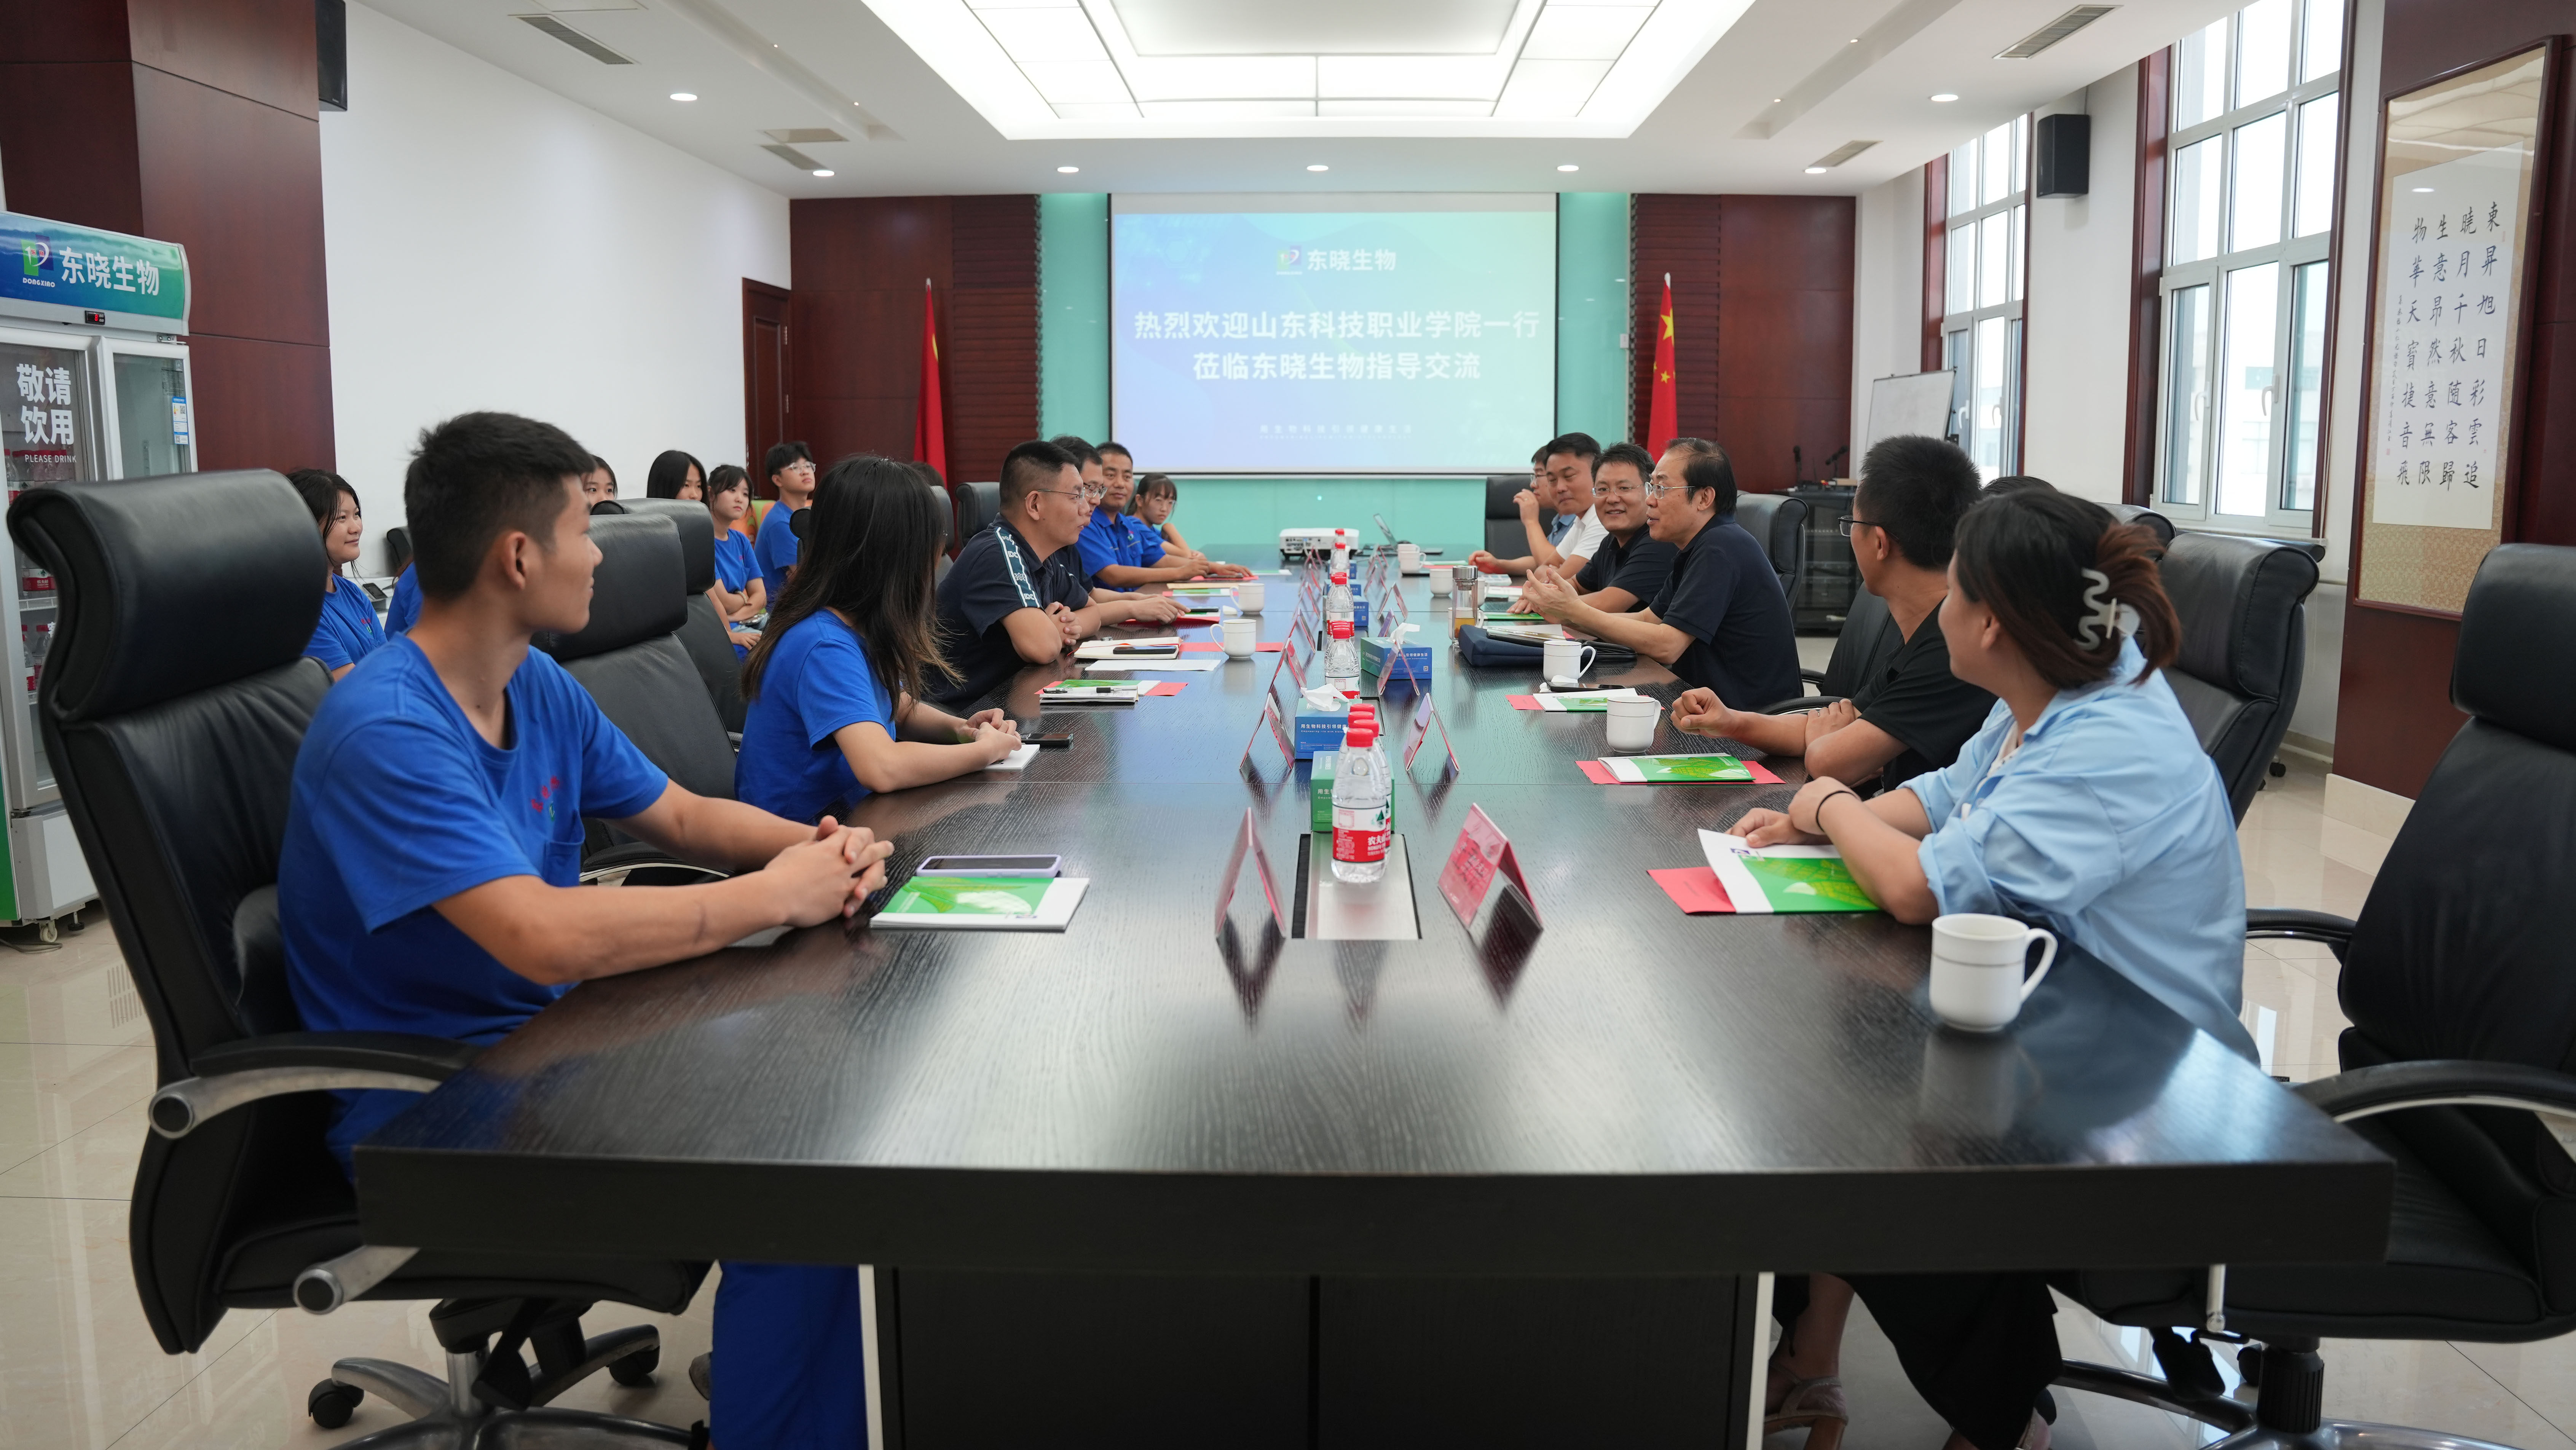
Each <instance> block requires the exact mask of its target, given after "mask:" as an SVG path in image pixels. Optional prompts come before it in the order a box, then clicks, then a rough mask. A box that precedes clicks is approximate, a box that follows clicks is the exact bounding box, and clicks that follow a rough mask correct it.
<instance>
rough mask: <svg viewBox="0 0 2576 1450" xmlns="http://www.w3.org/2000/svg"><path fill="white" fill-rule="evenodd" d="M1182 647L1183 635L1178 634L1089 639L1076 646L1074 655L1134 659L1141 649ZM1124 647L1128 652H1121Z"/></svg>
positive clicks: (1090, 658)
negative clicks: (1145, 637)
mask: <svg viewBox="0 0 2576 1450" xmlns="http://www.w3.org/2000/svg"><path fill="white" fill-rule="evenodd" d="M1180 647H1181V637H1180V636H1179V635H1177V634H1167V635H1163V636H1161V637H1160V638H1157V639H1087V640H1084V641H1083V642H1082V643H1081V644H1079V645H1077V646H1075V647H1074V651H1073V657H1074V658H1075V659H1078V660H1107V659H1132V658H1138V657H1139V656H1138V653H1137V652H1138V651H1140V650H1156V649H1166V650H1175V651H1177V650H1178V649H1179V648H1180ZM1122 649H1123V650H1125V651H1127V653H1125V654H1120V653H1119V651H1120V650H1122Z"/></svg>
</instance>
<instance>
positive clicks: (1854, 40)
mask: <svg viewBox="0 0 2576 1450" xmlns="http://www.w3.org/2000/svg"><path fill="white" fill-rule="evenodd" d="M1851 43H1852V44H1854V45H1858V44H1860V37H1859V36H1857V35H1855V36H1853V37H1852V39H1851Z"/></svg>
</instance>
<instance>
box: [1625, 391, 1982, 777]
mask: <svg viewBox="0 0 2576 1450" xmlns="http://www.w3.org/2000/svg"><path fill="white" fill-rule="evenodd" d="M1977 497H1978V494H1977V466H1976V465H1975V464H1973V463H1971V462H1969V461H1968V455H1967V454H1965V453H1963V452H1961V451H1959V449H1958V447H1957V446H1956V445H1955V444H1950V443H1945V442H1943V441H1942V440H1940V439H1938V438H1923V437H1911V436H1909V437H1899V438H1887V439H1882V440H1880V441H1879V443H1878V444H1877V445H1876V446H1874V447H1872V448H1871V449H1870V450H1869V456H1868V457H1867V458H1865V459H1863V460H1862V463H1861V481H1860V492H1859V493H1858V494H1856V495H1854V496H1853V498H1852V511H1851V513H1850V514H1849V515H1848V516H1846V517H1845V518H1844V519H1843V520H1842V521H1841V529H1842V532H1843V534H1844V536H1845V537H1847V538H1849V539H1850V540H1851V548H1852V559H1853V561H1854V562H1855V563H1857V564H1858V565H1859V566H1860V578H1861V583H1862V584H1863V585H1864V586H1865V587H1867V588H1868V590H1869V592H1870V593H1872V594H1875V595H1877V596H1878V597H1879V598H1881V599H1884V600H1886V601H1887V613H1888V620H1889V622H1890V623H1891V624H1893V625H1894V626H1895V632H1896V633H1897V634H1898V635H1900V636H1902V637H1903V643H1901V644H1899V645H1898V646H1897V647H1896V649H1895V651H1894V652H1893V653H1891V654H1889V655H1887V657H1886V658H1885V659H1883V660H1878V661H1872V662H1871V663H1870V664H1869V666H1868V667H1867V668H1866V669H1865V670H1864V671H1863V672H1862V674H1861V677H1860V679H1861V683H1860V684H1859V686H1858V687H1857V689H1856V690H1855V692H1854V693H1853V695H1852V697H1851V698H1850V699H1849V700H1845V701H1841V702H1838V703H1835V704H1831V705H1827V706H1824V707H1823V708H1821V709H1816V710H1809V711H1804V712H1802V713H1799V714H1795V715H1758V714H1753V713H1751V712H1749V711H1746V710H1737V709H1730V708H1728V706H1727V702H1726V701H1725V700H1724V699H1722V698H1721V697H1720V695H1719V694H1718V693H1717V692H1715V691H1710V690H1692V691H1690V692H1689V693H1687V694H1685V695H1683V696H1682V697H1681V698H1680V699H1678V700H1676V701H1674V702H1673V724H1675V725H1676V726H1679V727H1680V728H1682V729H1684V730H1688V731H1691V732H1692V733H1694V734H1699V735H1721V736H1725V737H1727V738H1728V739H1731V740H1741V741H1743V742H1744V743H1745V744H1747V745H1753V746H1758V747H1760V748H1761V749H1763V750H1767V751H1769V752H1771V753H1772V754H1775V755H1803V756H1805V757H1806V761H1807V769H1808V770H1809V771H1810V772H1812V773H1813V774H1816V775H1819V776H1826V775H1829V776H1832V777H1833V778H1834V779H1836V780H1848V781H1866V780H1870V779H1871V778H1873V777H1875V778H1876V782H1877V788H1878V789H1879V790H1891V789H1893V788H1895V787H1897V786H1899V785H1903V784H1904V783H1905V782H1906V781H1908V780H1911V779H1913V778H1914V777H1915V776H1918V775H1921V774H1923V773H1924V772H1925V771H1931V770H1939V769H1940V768H1941V767H1943V766H1945V765H1948V764H1949V763H1950V762H1952V761H1954V760H1956V759H1958V758H1959V747H1960V746H1962V745H1965V744H1966V743H1967V742H1968V738H1969V737H1970V736H1973V735H1975V734H1976V733H1977V729H1978V727H1979V726H1981V725H1983V724H1985V721H1986V716H1987V714H1988V712H1990V711H1992V710H1993V709H1994V704H1995V697H1994V696H1992V695H1990V694H1987V693H1986V692H1985V691H1984V690H1981V689H1979V688H1978V687H1976V686H1975V685H1972V684H1969V683H1968V682H1967V681H1965V680H1962V679H1960V678H1959V677H1958V676H1956V675H1953V674H1951V673H1950V646H1949V643H1948V641H1947V640H1946V639H1944V638H1943V636H1942V634H1941V624H1940V620H1939V618H1938V616H1939V614H1940V612H1941V600H1942V598H1943V596H1945V595H1946V594H1948V593H1949V591H1950V583H1949V569H1950V541H1951V538H1952V536H1953V535H1954V534H1955V533H1956V532H1957V530H1958V526H1959V519H1960V517H1961V516H1962V515H1964V514H1965V513H1967V511H1968V509H1969V508H1970V506H1972V505H1974V504H1975V503H1976V501H1977ZM1742 703H1744V704H1747V705H1752V706H1756V707H1758V706H1761V705H1765V704H1769V703H1772V702H1771V701H1769V700H1764V699H1759V698H1747V699H1745V700H1744V701H1742Z"/></svg>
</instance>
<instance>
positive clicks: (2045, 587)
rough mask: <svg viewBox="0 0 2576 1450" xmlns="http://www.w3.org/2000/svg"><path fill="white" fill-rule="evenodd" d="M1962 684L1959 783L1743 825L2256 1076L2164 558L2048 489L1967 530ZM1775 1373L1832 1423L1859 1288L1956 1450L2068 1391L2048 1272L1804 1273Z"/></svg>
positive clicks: (2240, 910)
mask: <svg viewBox="0 0 2576 1450" xmlns="http://www.w3.org/2000/svg"><path fill="white" fill-rule="evenodd" d="M1940 621H1941V632H1942V635H1943V637H1944V639H1946V640H1947V641H1948V643H1949V646H1950V669H1951V672H1952V673H1954V674H1956V675H1957V676H1958V677H1959V678H1961V679H1963V680H1966V681H1968V682H1969V683H1970V684H1974V685H1979V686H1982V687H1984V688H1985V689H1988V690H1991V691H1993V692H1994V694H1995V697H1996V703H1995V708H1994V713H1993V714H1992V715H1990V716H1988V717H1987V719H1986V724H1985V727H1984V728H1983V729H1982V730H1980V731H1979V732H1978V733H1977V735H1976V736H1975V737H1974V738H1973V739H1971V740H1970V741H1969V742H1968V743H1967V745H1966V746H1965V747H1964V748H1962V749H1961V750H1960V752H1959V758H1958V761H1957V762H1956V763H1955V764H1953V765H1951V766H1950V767H1949V768H1948V769H1946V770H1940V771H1935V772H1932V773H1930V774H1927V775H1919V776H1916V777H1915V778H1914V779H1913V780H1911V781H1908V782H1907V783H1906V784H1905V785H1903V786H1902V787H1899V788H1898V789H1896V790H1892V791H1889V792H1887V793H1885V794H1883V795H1880V796H1878V797H1877V798H1876V799H1874V800H1863V799H1861V797H1860V796H1859V795H1858V794H1856V793H1854V792H1853V791H1852V789H1851V788H1850V787H1849V786H1847V785H1844V784H1843V783H1842V782H1840V781H1837V780H1830V779H1820V780H1815V781H1811V782H1809V783H1808V784H1807V786H1806V787H1805V788H1804V789H1802V790H1800V791H1799V792H1798V794H1797V797H1796V798H1795V799H1794V800H1792V801H1791V802H1790V803H1789V809H1788V810H1787V812H1785V813H1783V812H1780V811H1768V810H1761V811H1751V812H1747V813H1746V815H1745V816H1744V818H1743V819H1742V820H1740V821H1738V822H1737V824H1736V827H1735V830H1736V833H1737V834H1739V835H1742V836H1744V837H1746V838H1747V839H1748V840H1750V841H1751V842H1752V843H1754V844H1756V845H1774V844H1784V843H1788V842H1793V841H1804V842H1815V841H1826V840H1830V841H1831V842H1832V843H1833V844H1834V845H1835V846H1837V847H1839V848H1841V850H1842V853H1843V858H1844V859H1845V860H1846V861H1847V862H1848V863H1850V866H1851V870H1852V875H1853V876H1854V877H1856V878H1857V879H1858V880H1859V881H1860V883H1861V885H1862V886H1863V887H1865V888H1866V889H1867V890H1868V891H1869V894H1870V896H1871V898H1872V899H1873V900H1876V901H1877V902H1878V903H1879V904H1880V905H1882V906H1884V907H1886V908H1887V910H1888V912H1889V913H1890V914H1891V915H1893V916H1895V917H1896V918H1897V919H1898V920H1900V921H1906V922H1916V923H1921V922H1928V921H1930V920H1932V919H1933V918H1934V917H1936V916H1941V915H1945V914H1949V913H1954V912H1987V913H1992V914H1995V915H2000V916H2009V917H2013V918H2016V919H2018V920H2021V921H2025V922H2031V923H2035V924H2037V925H2041V926H2045V927H2047V928H2048V929H2049V930H2050V931H2052V932H2055V933H2056V934H2057V936H2058V938H2059V939H2060V940H2061V941H2063V942H2065V943H2067V944H2068V945H2070V946H2074V947H2080V948H2082V949H2083V950H2084V951H2086V952H2087V953H2090V954H2091V955H2092V956H2094V957H2096V958H2098V959H2099V960H2100V961H2101V962H2102V963H2103V964H2104V965H2106V966H2108V967H2109V968H2110V969H2111V970H2113V971H2115V972H2118V973H2119V974H2121V975H2122V976H2124V977H2127V978H2128V979H2129V980H2130V981H2132V982H2135V983H2136V984H2137V985H2138V986H2139V987H2140V988H2141V989H2143V990H2144V991H2146V992H2147V993H2148V994H2149V995H2150V996H2153V997H2154V998H2156V999H2157V1000H2158V1001H2160V1002H2162V1003H2164V1004H2165V1005H2166V1006H2167V1007H2170V1008H2172V1009H2173V1010H2174V1012H2175V1013H2176V1014H2177V1015H2179V1016H2180V1017H2182V1018H2183V1019H2184V1020H2185V1021H2187V1022H2189V1023H2191V1024H2192V1025H2193V1026H2195V1027H2197V1028H2199V1029H2200V1030H2201V1031H2203V1032H2206V1033H2208V1034H2209V1035H2210V1036H2212V1037H2214V1038H2216V1039H2218V1041H2219V1042H2221V1043H2222V1044H2224V1045H2225V1046H2226V1047H2228V1048H2229V1049H2230V1050H2231V1051H2234V1052H2236V1053H2238V1054H2240V1055H2242V1056H2243V1057H2245V1058H2247V1059H2248V1060H2251V1059H2253V1057H2254V1055H2255V1054H2254V1043H2253V1040H2252V1038H2251V1037H2250V1036H2249V1035H2248V1034H2247V1033H2246V1031H2245V1028H2244V1026H2243V1024H2242V1023H2240V1022H2239V1021H2238V1020H2237V1016H2236V1014H2237V1010H2238V1007H2239V1005H2240V1002H2241V1000H2242V992H2241V989H2242V982H2243V975H2244V962H2245V871H2244V865H2243V862H2242V860H2241V859H2240V858H2239V856H2238V854H2237V847H2236V824H2235V818H2234V816H2233V814H2232V813H2231V812H2230V811H2229V809H2228V803H2227V792H2226V790H2225V788H2224V787H2222V786H2221V785H2220V783H2219V779H2218V770H2217V767H2216V766H2214V765H2212V764H2211V763H2210V760H2209V757H2208V756H2207V755H2205V754H2204V753H2202V751H2201V748H2200V737H2199V736H2198V734H2197V733H2196V732H2194V731H2193V729H2192V727H2191V722H2190V721H2189V720H2187V719H2186V718H2184V716H2183V713H2182V706H2181V704H2180V703H2179V702H2178V701H2176V700H2175V698H2174V693H2173V687H2172V686H2170V685H2168V684H2167V683H2166V682H2165V679H2164V676H2163V675H2162V674H2161V673H2160V672H2161V671H2162V669H2163V668H2164V667H2165V666H2166V665H2168V664H2170V663H2171V662H2172V661H2173V658H2174V654H2175V652H2176V650H2177V649H2178V648H2179V644H2180V637H2181V627H2180V625H2179V624H2178V623H2177V621H2176V620H2175V617H2174V610H2173V604H2172V602H2171V601H2170V600H2168V599H2167V598H2166V597H2165V592H2164V585H2163V583H2162V582H2161V580H2160V579H2159V578H2158V575H2157V570H2156V542H2155V538H2154V536H2153V535H2152V534H2150V533H2148V532H2147V530H2145V529H2144V528H2141V527H2138V526H2135V525H2123V524H2121V523H2119V522H2118V521H2117V520H2116V519H2114V518H2112V516H2111V515H2110V513H2109V512H2108V511H2106V510H2104V509H2102V508H2101V507H2099V506H2097V505H2095V504H2090V503H2086V502H2084V501H2083V500H2081V499H2077V498H2072V497H2069V496H2068V495H2065V494H2062V493H2058V492H2057V491H2055V490H2054V489H2049V488H2045V487H2038V488H2026V489H2022V490H2019V491H2016V492H2013V493H2010V494H2004V495H1999V496H1992V497H1989V498H1987V499H1986V500H1985V501H1984V502H1981V503H1979V504H1978V505H1977V506H1976V507H1974V508H1973V509H1971V510H1969V512H1968V514H1967V515H1966V517H1965V518H1963V519H1962V520H1961V521H1960V523H1959V536H1958V549H1957V553H1956V554H1955V555H1954V557H1953V558H1952V560H1951V563H1950V596H1949V598H1948V599H1947V600H1945V601H1944V602H1943V603H1942V606H1941V614H1940ZM1811 1285H1812V1297H1811V1298H1810V1299H1809V1301H1808V1303H1807V1305H1806V1307H1805V1316H1804V1317H1803V1318H1799V1319H1797V1322H1795V1323H1794V1324H1793V1325H1792V1328H1791V1332H1790V1334H1789V1335H1788V1336H1787V1338H1786V1340H1785V1341H1784V1344H1783V1347H1782V1352H1781V1354H1780V1355H1779V1356H1778V1357H1776V1358H1775V1360H1774V1362H1773V1372H1772V1387H1771V1392H1772V1395H1773V1397H1774V1407H1773V1413H1774V1414H1775V1415H1776V1414H1780V1413H1781V1410H1782V1408H1783V1405H1784V1402H1785V1407H1786V1409H1787V1411H1788V1413H1789V1414H1791V1415H1795V1414H1797V1413H1798V1412H1799V1411H1800V1410H1801V1409H1805V1410H1810V1411H1815V1410H1818V1409H1820V1408H1821V1410H1822V1413H1815V1414H1810V1415H1809V1417H1808V1418H1807V1419H1806V1420H1803V1421H1800V1423H1816V1422H1817V1421H1819V1420H1828V1421H1838V1420H1839V1419H1840V1418H1842V1417H1841V1415H1840V1413H1839V1412H1840V1410H1841V1405H1840V1396H1839V1390H1838V1389H1834V1390H1833V1391H1832V1394H1831V1396H1830V1401H1829V1402H1827V1401H1826V1400H1825V1399H1824V1398H1821V1397H1820V1392H1819V1390H1818V1389H1816V1388H1806V1387H1810V1386H1830V1385H1831V1380H1830V1377H1831V1376H1832V1375H1833V1373H1834V1359H1835V1355H1834V1346H1835V1344H1836V1342H1838V1341H1839V1339H1840V1337H1841V1316H1842V1313H1843V1312H1844V1311H1845V1310H1847V1309H1848V1307H1849V1304H1850V1293H1851V1290H1852V1289H1857V1290H1858V1291H1859V1293H1860V1295H1861V1297H1862V1298H1864V1299H1867V1300H1868V1301H1869V1304H1870V1311H1871V1314H1872V1316H1873V1317H1874V1318H1876V1319H1877V1320H1878V1321H1879V1323H1880V1325H1881V1327H1882V1328H1884V1329H1886V1330H1887V1332H1888V1336H1889V1338H1890V1339H1891V1340H1892V1341H1893V1342H1894V1343H1895V1345H1896V1349H1897V1355H1898V1358H1899V1359H1900V1360H1901V1361H1902V1362H1903V1363H1904V1365H1905V1368H1906V1373H1907V1375H1908V1377H1909V1378H1911V1379H1913V1381H1914V1383H1915V1387H1916V1388H1917V1389H1918V1390H1920V1391H1921V1392H1922V1393H1923V1395H1924V1398H1925V1399H1926V1400H1927V1401H1928V1402H1930V1403H1931V1404H1932V1406H1933V1407H1934V1408H1935V1409H1937V1410H1939V1411H1941V1412H1942V1414H1943V1417H1944V1418H1945V1419H1947V1420H1948V1421H1949V1423H1950V1425H1951V1427H1952V1435H1951V1445H1950V1447H1949V1450H1967V1447H1970V1446H1973V1447H1975V1450H2012V1447H2013V1446H2014V1445H2016V1444H2021V1445H2025V1446H2044V1445H2045V1444H2046V1443H2047V1439H2048V1432H2047V1426H2046V1424H2045V1423H2044V1422H2043V1421H2041V1420H2040V1419H2039V1418H2038V1416H2037V1415H2036V1414H2034V1413H2033V1411H2032V1405H2033V1402H2034V1400H2035V1399H2036V1397H2037V1396H2038V1393H2039V1391H2040V1390H2041V1389H2042V1388H2044V1387H2045V1386H2046V1385H2047V1384H2048V1382H2049V1381H2050V1380H2051V1379H2053V1378H2055V1376H2056V1373H2057V1369H2058V1361H2057V1343H2056V1334H2055V1331H2054V1330H2053V1329H2052V1328H2051V1327H2050V1325H2049V1315H2050V1313H2051V1312H2052V1310H2051V1305H2050V1300H2049V1297H2048V1289H2047V1285H2046V1284H2045V1283H2044V1282H2043V1281H2042V1280H2041V1279H2040V1277H2039V1276H2038V1275H2035V1274H1961V1275H1929V1276H1894V1277H1888V1278H1874V1277H1858V1278H1854V1279H1852V1280H1851V1281H1850V1288H1844V1287H1843V1286H1842V1284H1841V1283H1840V1281H1836V1280H1834V1279H1831V1278H1829V1277H1827V1276H1824V1275H1816V1276H1813V1278H1812V1280H1811Z"/></svg>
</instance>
